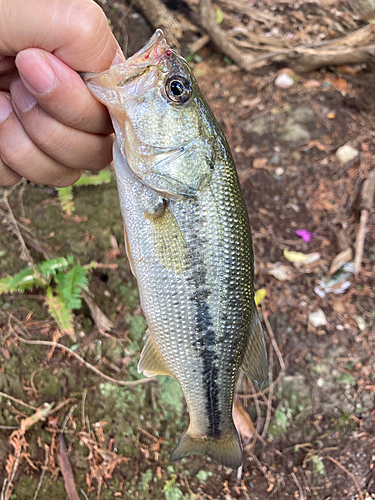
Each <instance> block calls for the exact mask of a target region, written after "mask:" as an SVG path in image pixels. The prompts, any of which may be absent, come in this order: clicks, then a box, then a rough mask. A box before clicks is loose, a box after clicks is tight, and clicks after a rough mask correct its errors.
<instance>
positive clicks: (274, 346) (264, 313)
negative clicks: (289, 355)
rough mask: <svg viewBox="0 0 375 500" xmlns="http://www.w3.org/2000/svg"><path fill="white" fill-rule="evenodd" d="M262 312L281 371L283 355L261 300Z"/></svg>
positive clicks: (282, 369)
mask: <svg viewBox="0 0 375 500" xmlns="http://www.w3.org/2000/svg"><path fill="white" fill-rule="evenodd" d="M262 312H263V317H264V322H265V324H266V327H267V331H268V335H269V336H270V339H271V343H272V347H273V348H274V349H275V352H276V356H277V358H278V360H279V363H280V368H281V371H282V372H284V371H285V363H284V360H283V357H282V355H281V352H280V349H279V347H278V345H277V342H276V339H275V335H274V333H273V330H272V328H271V325H270V322H269V321H268V313H267V311H266V308H265V306H264V304H263V302H262Z"/></svg>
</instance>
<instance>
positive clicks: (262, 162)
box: [253, 158, 268, 168]
mask: <svg viewBox="0 0 375 500" xmlns="http://www.w3.org/2000/svg"><path fill="white" fill-rule="evenodd" d="M267 162H268V160H267V158H255V159H254V161H253V167H254V168H264V167H265V166H266V165H267Z"/></svg>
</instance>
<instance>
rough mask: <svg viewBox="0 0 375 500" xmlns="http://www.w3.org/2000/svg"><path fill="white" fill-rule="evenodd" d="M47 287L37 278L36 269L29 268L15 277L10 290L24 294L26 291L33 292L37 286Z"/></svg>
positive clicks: (10, 284)
mask: <svg viewBox="0 0 375 500" xmlns="http://www.w3.org/2000/svg"><path fill="white" fill-rule="evenodd" d="M45 285H46V284H45V283H43V282H42V281H41V280H40V279H38V278H37V277H36V276H35V274H34V269H31V267H27V268H26V269H22V271H20V272H19V273H17V274H16V275H15V276H13V278H12V279H11V281H10V283H9V288H8V289H9V291H10V292H24V291H25V290H32V289H33V288H34V287H35V286H43V287H44V286H45Z"/></svg>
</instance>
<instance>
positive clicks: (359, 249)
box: [354, 210, 368, 274]
mask: <svg viewBox="0 0 375 500" xmlns="http://www.w3.org/2000/svg"><path fill="white" fill-rule="evenodd" d="M367 221H368V211H367V210H361V219H360V222H359V230H358V234H357V239H356V242H355V260H354V267H355V274H358V273H359V271H360V270H361V265H362V256H363V245H364V244H365V236H366V225H367Z"/></svg>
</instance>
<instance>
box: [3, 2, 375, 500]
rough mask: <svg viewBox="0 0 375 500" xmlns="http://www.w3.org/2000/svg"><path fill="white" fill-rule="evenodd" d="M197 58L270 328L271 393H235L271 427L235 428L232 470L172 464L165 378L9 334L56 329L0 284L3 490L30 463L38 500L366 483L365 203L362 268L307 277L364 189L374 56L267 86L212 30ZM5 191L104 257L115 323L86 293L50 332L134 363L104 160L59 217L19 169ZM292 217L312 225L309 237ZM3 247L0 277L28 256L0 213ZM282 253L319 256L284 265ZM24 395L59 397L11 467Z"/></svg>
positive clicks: (370, 362)
mask: <svg viewBox="0 0 375 500" xmlns="http://www.w3.org/2000/svg"><path fill="white" fill-rule="evenodd" d="M108 12H109V15H110V9H109V11H108ZM108 12H107V14H108ZM112 17H113V19H112V22H113V25H114V31H115V33H116V29H117V30H118V35H119V37H121V33H124V30H123V25H121V24H119V25H118V26H117V27H116V19H117V18H116V16H112ZM134 19H135V20H134ZM133 20H134V23H133V21H132V22H131V23H128V24H127V25H126V26H127V28H126V29H127V32H128V40H127V41H125V40H122V41H121V43H122V44H123V45H124V44H125V43H127V44H128V46H129V48H131V51H130V52H134V50H137V49H138V48H139V47H141V46H143V45H144V42H145V41H146V40H147V37H148V36H149V35H150V33H151V30H150V28H149V26H148V25H147V23H146V22H145V21H144V20H143V19H142V18H139V17H135V18H133ZM124 22H125V21H124ZM132 23H133V24H132ZM135 23H139V26H138V24H137V26H135ZM141 26H142V29H141ZM134 31H135V32H136V36H134V35H133V33H134ZM185 55H186V54H185ZM198 55H199V58H197V60H196V61H194V59H193V60H192V61H191V65H192V67H193V70H194V72H195V74H196V77H197V80H198V83H199V85H200V87H201V89H202V90H203V92H204V94H205V96H206V98H207V101H208V103H209V105H210V106H211V108H212V110H213V112H214V114H215V115H216V116H217V117H218V119H219V122H220V124H221V126H222V128H223V131H224V133H225V135H226V137H227V139H228V141H229V144H230V147H231V150H232V153H233V156H234V159H235V163H236V166H237V169H238V173H239V177H240V181H241V184H242V188H243V192H244V194H245V198H246V202H247V205H248V210H249V214H250V218H251V223H252V230H253V236H254V253H255V260H256V276H255V288H256V289H265V290H266V292H267V295H266V298H265V299H264V300H263V302H262V305H261V308H260V312H261V313H262V317H263V318H266V319H268V320H269V325H268V326H269V328H268V327H267V325H266V324H265V323H264V324H265V331H266V334H267V344H268V348H269V352H270V361H271V375H272V377H273V379H275V380H277V383H276V385H275V387H274V388H273V391H272V397H269V392H266V393H265V394H264V395H258V396H254V395H253V394H252V392H251V388H250V387H249V386H248V384H247V382H246V381H243V382H242V383H241V384H240V385H239V387H238V392H239V398H240V400H241V402H242V404H243V405H244V406H245V408H246V410H247V412H248V413H249V415H250V416H251V418H252V420H253V422H254V424H255V426H256V427H257V429H258V430H259V431H260V433H262V430H263V429H264V426H265V425H266V426H267V427H268V428H266V431H268V432H267V433H266V434H265V436H263V437H264V439H261V438H259V437H258V438H255V437H254V438H253V440H252V441H251V442H250V443H247V446H246V450H245V451H244V465H243V469H242V475H241V478H240V479H238V478H237V475H236V473H235V472H233V471H231V470H229V469H225V468H223V467H221V466H218V465H216V464H214V463H212V462H211V461H209V460H206V459H204V458H200V457H194V458H189V459H184V460H182V462H181V463H172V462H170V460H169V455H170V453H171V451H172V450H173V448H174V446H175V445H176V444H177V442H178V439H179V437H180V436H181V434H182V433H183V432H184V431H185V430H186V427H187V424H188V415H187V412H186V408H185V404H184V401H183V398H182V395H181V391H180V389H179V387H178V384H177V383H176V382H175V381H174V380H172V379H170V378H168V377H160V380H159V379H158V381H157V382H150V383H146V384H139V385H137V386H135V387H121V386H119V385H116V384H115V383H112V382H109V381H106V380H104V379H102V378H101V377H100V376H99V375H97V374H96V373H94V372H92V371H90V370H89V369H88V368H87V367H86V366H84V365H83V364H82V363H81V362H79V361H78V360H77V359H76V358H74V357H73V356H72V355H70V354H68V353H66V352H64V351H62V350H60V349H57V348H56V349H54V350H50V347H48V346H41V345H29V344H25V343H22V342H21V341H20V340H18V339H17V336H16V334H17V335H18V336H19V337H21V338H24V339H25V340H28V341H30V340H49V341H50V340H52V339H56V331H57V327H56V324H55V322H54V321H53V319H52V318H51V316H50V315H49V314H48V311H47V309H46V307H45V305H44V300H45V293H44V291H43V289H33V290H31V291H26V292H25V293H23V294H16V293H14V294H7V295H1V296H0V326H1V329H0V391H2V393H5V394H6V395H10V396H12V397H13V398H16V399H17V400H19V401H18V402H16V401H14V400H11V399H8V398H7V397H5V396H4V397H2V396H0V401H1V406H0V435H1V440H0V487H3V484H4V480H5V478H8V477H9V475H10V473H11V472H12V470H14V471H15V475H14V477H13V478H12V483H13V490H12V496H11V497H10V498H14V499H22V500H27V499H29V498H30V499H31V498H35V497H34V495H35V492H36V490H37V487H38V483H39V481H40V479H41V475H42V472H43V471H44V470H45V475H44V477H43V482H42V483H41V487H40V490H39V492H38V496H37V498H38V499H39V500H45V499H50V498H56V499H60V498H61V499H63V498H66V495H67V493H66V492H67V491H68V489H67V488H68V486H67V482H69V481H70V482H72V477H73V476H74V482H75V484H76V487H77V491H78V492H79V497H80V498H89V499H99V498H100V499H102V500H104V499H107V498H108V499H109V498H126V499H133V498H139V499H141V500H142V499H151V498H152V499H155V500H157V499H164V498H165V499H167V500H179V499H183V498H186V499H193V498H196V499H201V500H203V499H225V500H229V499H244V500H248V499H249V498H250V499H251V500H256V499H259V500H264V499H266V498H275V499H284V498H295V499H300V500H302V499H307V498H318V499H327V500H328V499H331V500H344V499H348V500H349V499H353V498H359V497H360V496H359V495H360V494H361V495H362V498H375V472H374V463H375V456H374V443H375V426H374V418H375V406H374V393H375V370H374V363H375V338H374V335H373V332H374V324H375V299H374V293H373V290H374V276H375V274H374V270H375V231H374V224H375V213H374V210H373V209H372V210H371V211H370V212H369V218H368V223H367V231H366V239H365V244H364V251H363V260H362V268H361V270H360V272H359V273H358V274H357V275H354V274H352V273H349V274H348V277H347V280H348V281H349V282H350V286H349V287H348V288H347V289H346V290H344V291H342V293H333V292H332V293H327V294H326V295H325V296H324V297H322V296H319V295H318V294H317V293H316V291H315V290H316V288H317V287H318V285H319V284H320V283H321V281H322V280H323V279H324V278H325V277H326V276H327V275H328V273H329V270H330V267H331V264H332V262H333V260H334V258H335V257H336V256H337V255H338V254H339V253H340V252H341V251H343V250H346V249H347V248H352V249H353V251H354V247H355V242H356V237H357V234H358V229H359V219H360V212H361V204H360V199H361V191H362V187H363V183H364V181H365V179H366V178H367V177H368V174H369V171H370V170H371V168H373V164H374V158H375V142H374V136H375V134H374V124H375V99H374V96H375V78H374V68H371V67H369V68H365V69H364V70H363V71H361V72H360V73H358V74H355V75H348V74H343V73H340V72H339V71H337V70H334V69H325V70H322V71H318V72H314V73H309V74H304V75H299V76H297V75H294V78H295V83H294V84H293V85H292V86H291V87H290V88H288V89H281V88H278V87H276V86H275V78H276V76H277V72H278V69H277V68H267V70H262V71H258V72H255V73H253V74H245V73H243V72H241V71H239V70H238V69H237V68H236V67H234V66H233V65H231V64H228V62H230V61H228V60H227V59H224V58H223V57H222V55H220V54H218V53H217V52H216V51H215V49H214V47H212V46H210V45H208V46H207V47H205V48H203V49H201V51H200V52H199V54H198ZM345 144H350V146H352V147H353V148H356V149H357V150H358V153H359V154H358V156H357V157H356V159H354V160H352V161H350V162H348V163H346V164H341V163H340V162H339V160H338V159H337V157H336V154H335V153H336V151H337V150H338V148H340V147H341V146H343V145H345ZM21 200H22V202H21ZM9 202H10V205H11V207H12V210H13V212H14V214H15V216H16V217H18V218H21V220H23V223H24V224H26V225H27V226H28V227H29V228H30V229H31V230H32V231H34V232H35V234H36V237H37V239H38V240H39V241H40V242H41V245H44V246H45V247H46V248H49V249H50V250H51V251H53V252H54V253H55V254H57V255H59V256H67V255H73V257H74V259H75V261H76V262H78V261H79V262H80V263H81V264H87V263H89V262H91V261H95V262H97V263H100V264H101V265H102V266H104V267H100V268H96V269H94V270H93V271H92V273H91V274H90V277H89V280H90V289H91V290H92V291H93V292H94V295H95V301H96V303H97V304H98V305H99V307H100V308H101V309H102V311H103V312H104V313H105V314H106V315H107V316H108V317H109V319H110V320H111V321H113V323H114V325H115V326H114V328H113V330H112V331H111V332H110V334H109V333H107V334H105V333H103V332H101V331H99V330H98V328H97V327H96V326H95V324H94V322H93V320H92V318H91V316H90V313H89V310H88V309H87V307H86V306H82V307H81V309H79V310H76V311H75V318H74V319H75V323H74V329H75V332H76V338H75V339H73V338H71V337H69V336H64V337H62V338H61V339H60V342H61V343H62V344H64V345H66V346H69V347H70V348H71V349H73V350H74V352H76V353H77V354H79V355H80V356H81V357H82V358H84V359H85V360H86V361H87V362H88V363H90V364H92V365H94V366H95V367H97V368H98V369H99V370H100V371H102V372H104V373H106V374H107V375H109V376H111V377H113V378H115V379H118V380H136V379H139V378H142V376H141V375H139V374H138V373H137V369H136V367H137V362H138V359H139V353H140V349H141V347H142V345H143V336H144V334H145V331H146V324H145V321H144V319H143V316H142V313H141V311H140V309H139V297H138V291H137V287H136V282H135V280H134V278H133V277H132V275H131V272H130V269H129V266H128V263H127V260H126V256H125V249H124V242H123V235H122V233H123V229H122V220H121V216H120V210H119V204H118V201H117V190H116V183H115V180H114V173H113V172H112V181H111V183H110V184H103V185H100V186H83V187H77V188H74V206H75V211H74V213H73V215H72V216H70V217H67V216H66V215H65V214H64V211H63V209H62V207H61V204H60V202H59V200H58V198H57V195H56V192H55V190H54V189H51V188H47V187H41V186H36V185H33V184H31V183H28V184H27V185H26V187H25V189H23V188H21V189H20V188H18V189H16V190H15V191H14V192H13V193H12V194H11V195H10V197H9ZM74 217H75V218H74ZM297 230H307V231H308V232H310V233H313V234H314V236H312V237H311V239H310V241H309V242H305V241H303V239H302V238H301V237H299V236H297V235H296V231H297ZM114 241H117V242H118V248H116V244H115V243H114ZM0 249H1V272H2V276H6V275H14V274H15V273H17V272H18V271H20V270H21V269H23V268H24V267H26V265H27V263H26V262H25V261H24V260H22V259H21V258H20V255H21V254H20V242H19V240H18V238H17V237H16V236H15V235H14V233H13V232H12V230H11V227H10V224H9V222H6V221H5V220H3V222H2V223H1V224H0ZM285 250H287V251H293V252H302V253H303V254H311V253H313V252H315V253H318V254H319V258H318V260H316V261H315V262H313V263H312V264H310V265H303V264H298V263H295V264H293V263H292V262H290V260H288V259H287V258H286V255H288V253H286V254H285ZM30 251H31V255H32V258H33V259H34V261H35V262H41V261H42V260H43V256H42V255H41V254H40V253H39V252H37V251H36V250H35V246H34V248H32V247H30ZM277 263H279V264H278V266H279V267H280V266H282V269H284V270H285V267H286V268H287V271H288V275H287V279H286V280H285V281H281V280H280V279H278V278H276V277H275V276H274V275H273V274H270V272H272V268H274V267H272V265H273V264H277ZM105 266H108V267H105ZM111 266H112V267H111ZM319 309H321V310H322V311H323V312H324V315H325V317H326V324H324V325H322V326H318V327H314V326H313V325H312V324H311V321H310V322H309V315H310V314H311V313H313V312H316V311H317V310H319ZM272 337H274V340H275V341H276V343H277V346H278V350H275V349H274V347H273V345H272V340H273V339H272ZM284 364H285V371H283V372H282V373H281V377H278V374H279V373H280V370H281V369H282V368H283V365H284ZM254 399H256V400H257V402H258V403H257V404H254V403H255V401H254ZM64 402H65V404H64V405H63V406H61V407H59V405H60V404H61V403H64ZM267 402H268V403H267ZM24 403H26V404H28V405H31V406H32V407H36V408H38V407H41V406H42V405H43V404H44V403H54V405H55V407H58V410H57V411H56V412H55V413H51V414H49V416H48V417H47V419H45V420H44V421H43V420H40V421H37V422H36V423H34V425H32V426H31V427H30V428H29V429H28V430H27V431H26V433H25V438H26V442H27V445H25V446H24V447H23V448H22V452H21V454H20V457H19V463H18V464H16V466H15V462H14V458H12V457H13V454H14V453H15V452H14V446H13V445H12V444H11V442H10V440H9V438H10V436H11V433H12V432H13V430H14V429H12V428H11V427H18V426H19V425H20V422H21V421H22V420H23V419H25V418H26V417H30V416H31V415H32V414H33V413H34V410H33V409H32V408H31V409H30V408H28V407H25V406H24ZM73 405H75V406H74V408H73ZM70 409H73V412H72V414H71V415H70V416H69V418H68V420H67V422H66V425H65V428H64V431H63V436H64V440H65V443H66V446H67V456H66V457H65V458H66V459H67V460H68V462H70V464H71V467H72V471H73V476H69V474H68V472H67V468H66V465H64V462H63V461H61V458H60V460H58V454H59V452H58V441H59V439H60V438H59V434H60V433H59V431H60V429H61V428H62V425H63V422H64V419H65V417H66V416H67V415H68V412H69V410H70ZM268 414H269V415H268ZM269 416H270V417H271V418H270V420H269V418H267V417H269ZM13 443H14V442H13ZM245 444H246V443H245ZM46 450H48V453H49V455H48V457H47V458H48V460H47V461H46V462H45V460H46ZM60 457H61V453H60ZM65 463H66V462H65ZM69 478H70V479H69ZM64 481H65V483H64ZM82 492H83V493H82ZM360 492H361V493H360ZM71 498H74V497H71Z"/></svg>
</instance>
